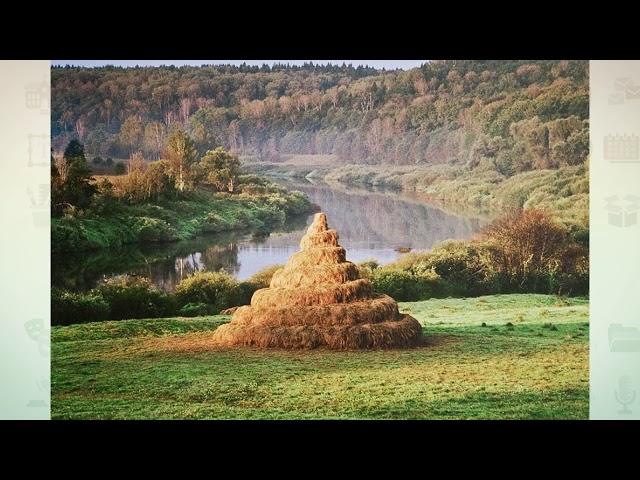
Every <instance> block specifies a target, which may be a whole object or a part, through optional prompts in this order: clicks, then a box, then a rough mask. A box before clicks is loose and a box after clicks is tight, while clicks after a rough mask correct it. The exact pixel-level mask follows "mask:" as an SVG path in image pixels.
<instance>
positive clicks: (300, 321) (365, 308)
mask: <svg viewBox="0 0 640 480" xmlns="http://www.w3.org/2000/svg"><path fill="white" fill-rule="evenodd" d="M300 247H301V250H300V251H299V252H297V253H295V254H293V255H292V256H291V258H289V261H288V262H287V264H286V265H285V266H284V268H281V269H279V270H277V271H276V272H275V274H274V275H273V277H272V279H271V284H270V286H269V288H263V289H260V290H257V291H256V292H255V293H254V294H253V297H252V298H251V305H247V306H243V307H240V308H238V309H237V310H236V311H235V313H234V314H233V317H232V319H231V322H230V323H228V324H226V325H222V326H221V327H219V328H218V329H217V330H216V331H215V333H214V341H215V343H216V344H218V345H226V346H230V345H247V346H256V347H274V348H316V347H328V348H332V349H356V348H357V349H363V348H390V347H407V346H412V345H415V344H417V343H418V342H419V340H420V337H421V334H422V328H421V327H420V324H419V323H418V322H417V321H416V320H415V319H414V318H413V317H411V316H409V315H401V314H400V313H399V312H398V304H397V303H396V301H395V300H394V299H393V298H391V297H389V296H387V295H380V294H374V293H373V291H372V288H371V283H370V282H369V280H367V279H364V278H360V275H359V272H358V268H357V267H356V266H355V265H354V264H353V263H351V262H348V261H347V260H346V252H345V249H344V248H342V247H341V246H340V245H339V244H338V233H337V232H336V231H335V230H333V229H329V227H328V225H327V217H326V215H325V214H324V213H318V214H316V215H315V217H314V221H313V224H312V225H311V226H310V227H309V230H308V231H307V233H306V235H305V236H304V237H303V238H302V241H301V242H300Z"/></svg>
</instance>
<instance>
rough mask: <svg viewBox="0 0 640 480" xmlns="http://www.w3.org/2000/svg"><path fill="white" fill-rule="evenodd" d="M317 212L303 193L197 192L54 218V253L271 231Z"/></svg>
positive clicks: (52, 238) (52, 229)
mask: <svg viewBox="0 0 640 480" xmlns="http://www.w3.org/2000/svg"><path fill="white" fill-rule="evenodd" d="M313 210H314V207H313V206H312V204H311V202H309V200H308V199H307V198H306V197H305V196H304V195H303V194H302V193H300V192H285V191H284V190H278V191H272V192H268V193H254V194H245V193H242V194H228V193H212V192H207V191H203V190H200V191H195V192H189V193H185V194H183V195H182V196H181V197H180V198H178V199H163V200H159V201H155V202H145V203H140V204H126V203H121V202H113V203H112V204H111V205H109V206H108V207H103V208H102V209H101V212H100V213H99V214H96V213H92V214H87V215H78V216H69V215H67V216H64V217H62V218H52V219H51V250H52V252H54V253H56V252H74V251H83V250H93V249H100V248H109V247H121V246H123V245H127V244H136V243H137V244H143V243H144V244H149V243H164V242H173V241H177V240H186V239H191V238H194V237H195V236H197V235H199V234H204V233H217V232H225V231H234V230H243V229H251V230H256V231H269V230H271V229H274V228H278V227H281V226H282V225H284V223H285V221H286V220H287V219H289V218H292V217H295V216H296V215H300V214H303V213H310V212H312V211H313Z"/></svg>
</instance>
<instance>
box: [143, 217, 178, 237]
mask: <svg viewBox="0 0 640 480" xmlns="http://www.w3.org/2000/svg"><path fill="white" fill-rule="evenodd" d="M132 228H133V231H134V233H135V234H136V238H138V239H139V241H143V242H166V241H171V240H175V239H176V233H175V231H174V230H173V229H172V228H171V226H170V225H169V224H168V223H167V222H165V221H164V220H161V219H159V218H151V217H137V218H135V220H134V222H133V226H132Z"/></svg>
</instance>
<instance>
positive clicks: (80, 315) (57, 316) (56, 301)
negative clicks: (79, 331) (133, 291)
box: [51, 288, 109, 325]
mask: <svg viewBox="0 0 640 480" xmlns="http://www.w3.org/2000/svg"><path fill="white" fill-rule="evenodd" d="M108 315H109V304H108V303H107V302H106V301H105V299H104V298H103V297H102V296H101V295H99V294H97V293H95V292H89V293H73V292H67V291H64V290H60V289H58V288H53V289H52V290H51V324H52V325H69V324H72V323H84V322H93V321H96V320H105V319H107V318H108Z"/></svg>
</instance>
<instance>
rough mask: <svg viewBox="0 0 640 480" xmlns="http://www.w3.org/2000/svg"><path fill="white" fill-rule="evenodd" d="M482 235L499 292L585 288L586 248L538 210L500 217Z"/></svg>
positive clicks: (559, 290)
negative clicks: (486, 243) (496, 277)
mask: <svg viewBox="0 0 640 480" xmlns="http://www.w3.org/2000/svg"><path fill="white" fill-rule="evenodd" d="M482 236H483V237H484V238H485V239H486V240H487V242H488V245H489V246H490V248H489V252H490V258H491V259H490V262H491V267H492V268H493V269H494V271H495V272H496V274H497V276H498V279H499V281H500V288H501V291H502V292H505V293H508V292H531V293H549V294H551V293H567V292H566V290H567V289H568V290H571V291H576V292H578V291H579V292H581V293H584V291H585V290H586V289H587V288H588V285H587V284H588V282H587V281H585V279H586V278H588V254H587V249H586V248H585V247H583V246H582V245H579V244H577V243H574V241H573V239H572V238H571V235H570V233H569V231H568V230H567V229H566V228H565V227H564V226H562V225H560V224H559V223H557V222H555V221H554V220H552V219H551V217H550V216H548V215H547V214H546V213H544V212H542V211H540V210H535V209H530V210H524V211H519V212H516V213H513V214H510V215H507V216H505V217H503V218H500V219H498V220H496V221H495V222H494V223H492V224H491V225H489V226H488V227H487V228H485V230H484V231H483V232H482ZM562 290H565V291H562Z"/></svg>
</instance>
